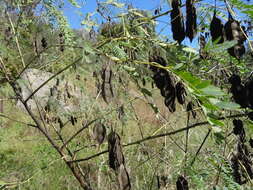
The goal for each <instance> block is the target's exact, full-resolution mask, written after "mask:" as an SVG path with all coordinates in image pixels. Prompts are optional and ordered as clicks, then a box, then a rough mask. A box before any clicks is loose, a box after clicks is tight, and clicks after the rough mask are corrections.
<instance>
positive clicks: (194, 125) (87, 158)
mask: <svg viewBox="0 0 253 190" xmlns="http://www.w3.org/2000/svg"><path fill="white" fill-rule="evenodd" d="M245 116H247V114H246V113H243V114H235V115H230V116H226V117H220V118H218V120H224V119H229V118H238V117H245ZM207 124H209V123H208V121H202V122H199V123H195V124H192V125H190V126H188V127H184V128H180V129H178V130H175V131H171V132H168V133H161V134H158V135H154V136H148V137H146V138H144V139H141V140H137V141H134V142H131V143H128V144H125V145H123V147H127V146H131V145H136V144H140V143H142V142H144V141H148V140H153V139H156V138H160V137H164V136H170V135H175V134H177V133H180V132H183V131H185V130H189V129H192V128H195V127H198V126H202V125H207ZM107 152H108V150H104V151H102V152H99V153H97V154H94V155H92V156H89V157H86V158H82V159H78V160H70V161H68V162H70V163H73V162H82V161H87V160H90V159H92V158H96V157H98V156H100V155H102V154H105V153H107Z"/></svg>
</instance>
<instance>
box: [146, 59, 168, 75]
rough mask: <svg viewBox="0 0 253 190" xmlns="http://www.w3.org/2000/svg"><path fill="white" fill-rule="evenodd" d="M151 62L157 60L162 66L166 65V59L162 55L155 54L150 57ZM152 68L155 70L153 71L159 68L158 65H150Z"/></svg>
mask: <svg viewBox="0 0 253 190" xmlns="http://www.w3.org/2000/svg"><path fill="white" fill-rule="evenodd" d="M149 62H156V63H158V64H160V65H162V66H164V67H165V66H166V65H167V64H166V61H165V60H164V59H163V58H162V57H161V56H157V55H154V56H150V57H149ZM150 69H151V70H152V71H153V72H157V71H158V70H159V68H158V67H156V66H150Z"/></svg>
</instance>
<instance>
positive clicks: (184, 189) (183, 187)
mask: <svg viewBox="0 0 253 190" xmlns="http://www.w3.org/2000/svg"><path fill="white" fill-rule="evenodd" d="M176 185H177V190H189V187H188V182H187V180H186V179H185V178H184V177H183V176H179V177H178V178H177V183H176Z"/></svg>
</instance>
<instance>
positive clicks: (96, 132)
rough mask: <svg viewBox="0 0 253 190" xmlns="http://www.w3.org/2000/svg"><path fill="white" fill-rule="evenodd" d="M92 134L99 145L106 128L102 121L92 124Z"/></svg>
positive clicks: (102, 140)
mask: <svg viewBox="0 0 253 190" xmlns="http://www.w3.org/2000/svg"><path fill="white" fill-rule="evenodd" d="M92 136H93V138H94V140H95V141H97V143H98V145H101V144H102V143H103V142H104V139H105V136H106V128H105V126H104V125H103V124H102V123H96V124H95V125H94V126H93V130H92Z"/></svg>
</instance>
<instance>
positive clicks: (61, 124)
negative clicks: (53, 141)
mask: <svg viewBox="0 0 253 190" xmlns="http://www.w3.org/2000/svg"><path fill="white" fill-rule="evenodd" d="M58 124H59V127H60V129H62V128H63V127H64V124H63V122H62V120H61V118H60V117H59V118H58Z"/></svg>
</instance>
